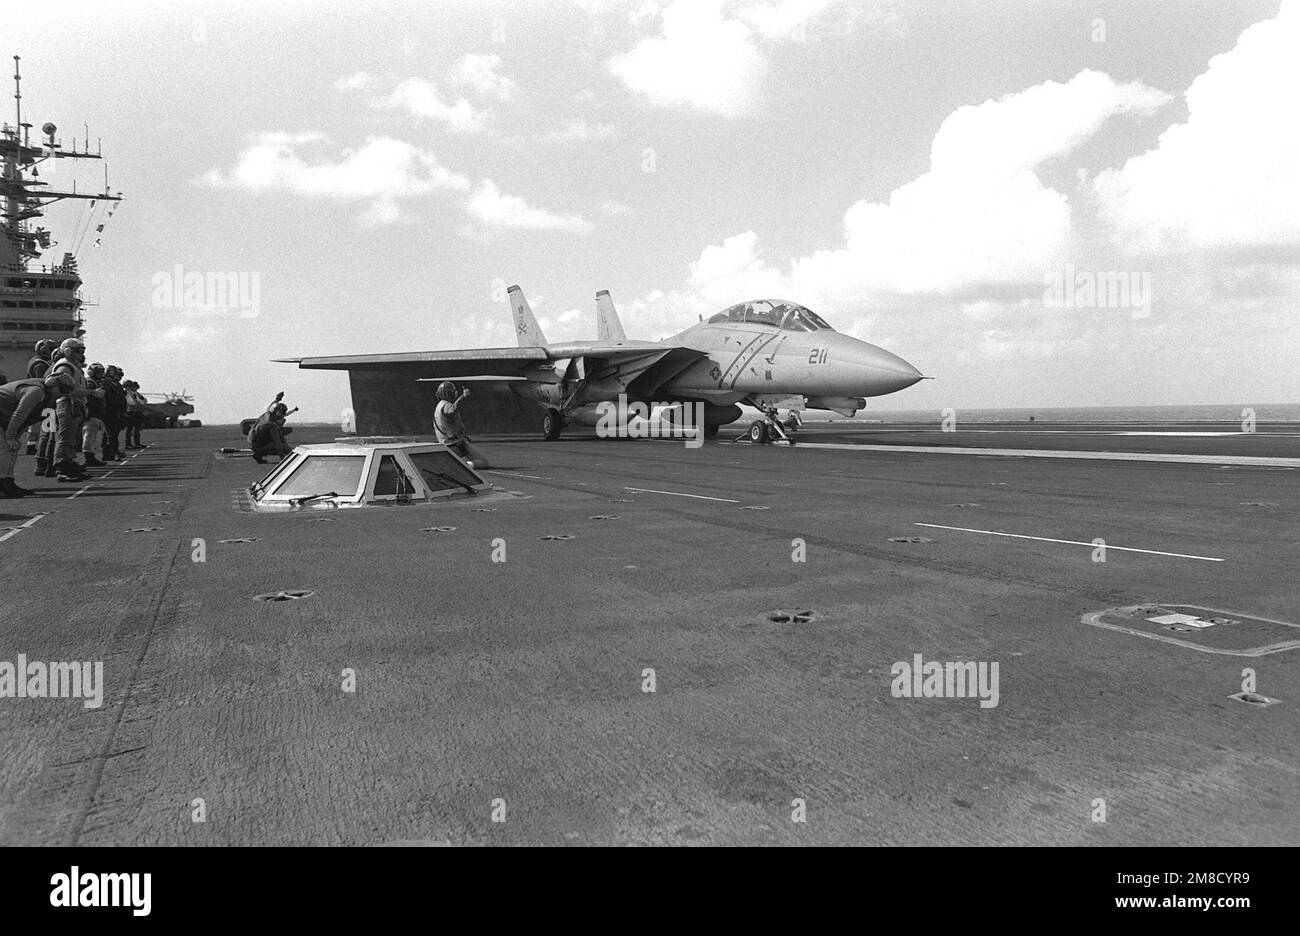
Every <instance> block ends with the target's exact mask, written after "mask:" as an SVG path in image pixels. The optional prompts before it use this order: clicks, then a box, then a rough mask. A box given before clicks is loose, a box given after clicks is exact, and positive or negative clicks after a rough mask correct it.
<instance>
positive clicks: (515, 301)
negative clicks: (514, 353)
mask: <svg viewBox="0 0 1300 936" xmlns="http://www.w3.org/2000/svg"><path fill="white" fill-rule="evenodd" d="M506 292H507V293H508V294H509V295H510V311H511V313H512V314H513V316H514V320H515V337H516V338H517V339H518V340H519V347H521V348H545V347H546V336H545V335H543V334H542V329H541V327H540V326H539V325H538V324H537V319H536V318H535V317H534V316H533V310H532V308H530V307H529V305H528V300H527V299H525V298H524V291H523V290H522V289H520V288H519V287H518V286H511V287H510V288H509V289H508V290H506Z"/></svg>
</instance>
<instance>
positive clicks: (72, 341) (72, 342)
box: [59, 338, 86, 364]
mask: <svg viewBox="0 0 1300 936" xmlns="http://www.w3.org/2000/svg"><path fill="white" fill-rule="evenodd" d="M59 350H60V351H62V352H63V356H64V357H66V358H71V359H72V360H74V361H77V363H78V364H80V363H81V361H84V360H85V359H86V343H85V342H84V341H82V340H81V339H80V338H64V339H63V344H61V345H59ZM78 358H80V360H78Z"/></svg>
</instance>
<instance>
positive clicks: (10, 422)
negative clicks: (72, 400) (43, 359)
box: [0, 375, 72, 499]
mask: <svg viewBox="0 0 1300 936" xmlns="http://www.w3.org/2000/svg"><path fill="white" fill-rule="evenodd" d="M71 389H72V382H71V380H69V379H68V378H67V377H66V376H60V375H54V376H50V377H47V378H45V379H44V380H42V379H40V378H35V377H33V378H24V379H22V380H15V381H13V382H12V383H7V384H4V385H3V386H0V433H2V434H3V438H0V498H5V499H11V498H15V497H22V496H23V495H24V494H30V493H31V491H29V490H27V489H26V488H20V487H19V486H18V484H17V483H16V482H15V481H14V463H15V462H16V461H17V460H18V450H19V448H20V443H19V441H18V439H19V436H21V435H22V432H23V430H24V429H26V428H28V427H29V426H34V425H36V423H38V422H40V420H41V414H42V412H43V411H44V410H45V407H46V406H47V405H51V404H53V403H54V401H55V397H56V396H57V395H59V394H60V393H62V392H69V391H71Z"/></svg>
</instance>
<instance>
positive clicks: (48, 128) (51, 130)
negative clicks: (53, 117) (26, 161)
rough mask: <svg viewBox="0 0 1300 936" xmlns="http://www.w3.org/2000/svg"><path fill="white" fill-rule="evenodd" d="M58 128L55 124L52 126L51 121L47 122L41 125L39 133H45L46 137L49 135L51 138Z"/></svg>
mask: <svg viewBox="0 0 1300 936" xmlns="http://www.w3.org/2000/svg"><path fill="white" fill-rule="evenodd" d="M58 129H59V128H58V127H56V126H54V124H52V123H47V124H46V125H45V126H43V127H41V133H43V134H45V135H46V136H47V137H50V138H51V139H53V138H54V134H55V133H57V132H58Z"/></svg>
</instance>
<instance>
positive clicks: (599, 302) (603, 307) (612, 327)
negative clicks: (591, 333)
mask: <svg viewBox="0 0 1300 936" xmlns="http://www.w3.org/2000/svg"><path fill="white" fill-rule="evenodd" d="M596 339H597V340H598V341H626V340H627V335H626V334H624V332H623V323H622V322H620V321H619V319H618V312H616V311H615V310H614V300H613V299H611V298H609V290H608V289H602V290H601V291H600V292H598V293H596Z"/></svg>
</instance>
